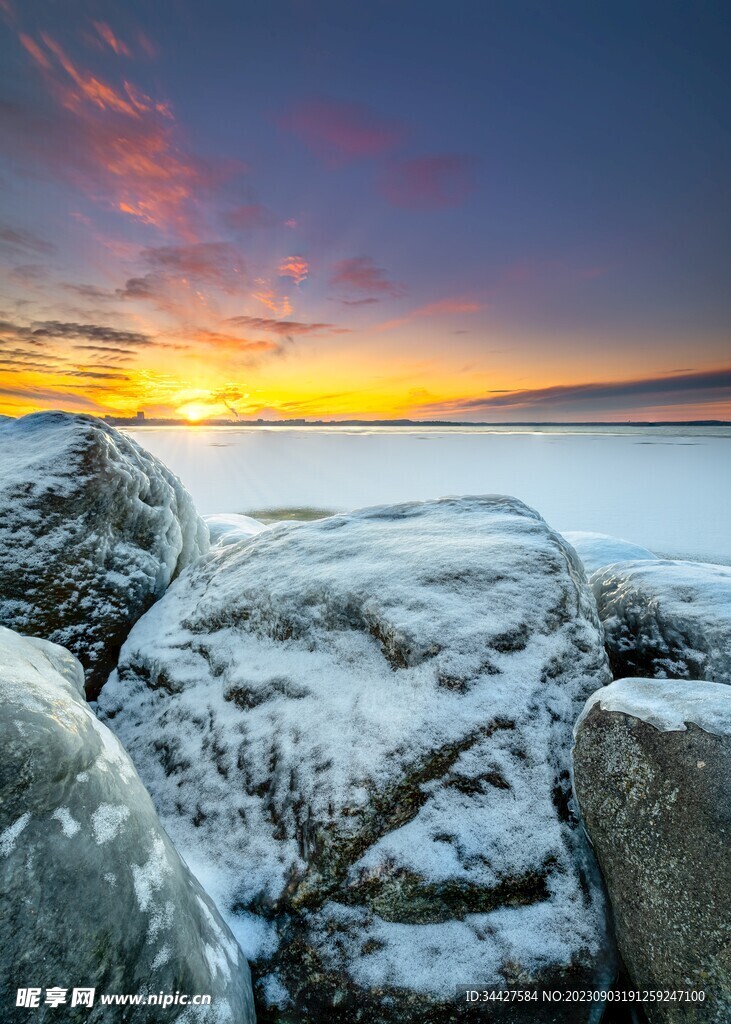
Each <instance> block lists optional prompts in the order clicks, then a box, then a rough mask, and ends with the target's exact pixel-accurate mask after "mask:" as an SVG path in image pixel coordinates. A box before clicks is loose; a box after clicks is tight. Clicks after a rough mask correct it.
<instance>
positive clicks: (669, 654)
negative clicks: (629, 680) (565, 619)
mask: <svg viewBox="0 0 731 1024" xmlns="http://www.w3.org/2000/svg"><path fill="white" fill-rule="evenodd" d="M591 584H592V587H593V589H594V595H595V597H596V602H597V607H598V609H599V617H600V618H601V620H602V622H603V624H604V632H605V635H606V646H607V653H608V654H609V661H610V663H611V666H612V670H613V672H614V675H615V678H621V677H623V676H643V677H657V678H664V677H668V678H671V679H707V680H710V681H712V682H717V683H731V566H727V565H707V564H705V563H701V562H678V561H671V560H669V559H656V560H655V561H651V562H647V561H641V562H626V563H619V564H617V565H612V566H608V567H607V568H606V569H604V570H601V571H600V572H597V573H595V574H594V575H593V576H592V578H591Z"/></svg>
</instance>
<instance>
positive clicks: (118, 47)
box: [94, 21, 132, 57]
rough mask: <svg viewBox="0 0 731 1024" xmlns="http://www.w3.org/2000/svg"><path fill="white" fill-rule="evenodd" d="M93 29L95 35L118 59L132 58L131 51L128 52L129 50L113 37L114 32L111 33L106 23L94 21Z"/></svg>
mask: <svg viewBox="0 0 731 1024" xmlns="http://www.w3.org/2000/svg"><path fill="white" fill-rule="evenodd" d="M94 28H95V29H96V31H97V35H98V36H99V38H100V39H101V40H102V42H104V43H106V44H107V46H108V47H109V48H110V49H112V50H114V52H115V53H116V54H117V56H118V57H131V56H132V51H131V50H130V48H129V47H128V46H127V45H126V44H125V43H123V42H122V40H121V39H118V38H117V36H115V34H114V32H112V30H111V28H110V27H109V25H107V24H106V22H104V21H95V22H94Z"/></svg>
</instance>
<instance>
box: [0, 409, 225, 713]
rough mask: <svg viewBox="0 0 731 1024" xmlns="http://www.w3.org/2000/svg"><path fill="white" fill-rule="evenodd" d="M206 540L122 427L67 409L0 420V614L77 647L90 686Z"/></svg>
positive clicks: (183, 495) (185, 500)
mask: <svg viewBox="0 0 731 1024" xmlns="http://www.w3.org/2000/svg"><path fill="white" fill-rule="evenodd" d="M207 548H208V531H207V529H206V526H205V524H204V523H203V521H202V520H201V519H200V517H199V516H198V514H197V513H196V511H195V508H194V507H193V503H192V501H191V498H190V496H189V495H188V493H187V491H186V490H185V488H184V487H183V485H182V484H181V482H180V481H179V480H178V478H177V477H176V476H175V475H174V474H173V473H171V472H170V471H169V470H168V469H167V468H166V467H165V466H164V465H163V464H162V463H161V462H160V461H159V460H158V459H156V458H155V457H154V456H153V455H151V454H150V453H149V452H146V451H145V450H144V449H142V448H140V446H139V445H138V444H136V443H135V442H134V441H132V440H131V439H130V438H128V437H126V436H125V435H124V434H122V433H120V432H119V431H118V430H115V429H114V428H113V427H110V426H108V425H107V424H105V423H104V422H102V421H101V420H98V419H95V418H93V417H91V416H77V415H73V414H70V413H61V412H48V413H46V412H44V413H33V414H32V415H30V416H24V417H22V418H21V419H17V420H12V419H11V420H3V421H0V622H1V623H2V624H3V625H5V626H7V627H10V628H12V629H16V630H18V631H19V632H21V633H27V634H33V635H38V636H42V637H45V638H46V639H48V640H52V641H54V642H55V643H58V644H62V645H63V646H64V647H67V648H68V649H69V650H70V651H72V653H73V654H75V655H76V656H77V657H78V658H79V659H80V661H81V662H82V664H83V665H84V668H85V671H86V684H87V690H88V692H89V694H90V695H91V696H95V695H96V692H97V691H98V689H99V688H100V687H101V685H102V683H103V682H104V680H105V679H106V677H107V676H108V674H109V672H110V670H111V669H112V668H113V667H114V664H115V662H116V656H117V653H118V651H119V648H120V646H121V644H122V642H123V641H124V639H125V637H126V636H127V633H128V632H129V630H130V628H131V627H132V625H133V623H134V622H135V621H136V620H137V619H138V618H139V617H140V616H141V615H142V614H143V613H144V612H145V611H146V610H147V609H148V608H149V607H150V605H151V604H152V603H153V602H154V601H155V600H156V599H157V598H159V597H160V596H161V595H162V594H163V593H164V591H165V590H166V588H167V586H168V584H169V583H170V581H171V580H172V579H174V578H175V576H176V575H177V574H178V573H179V572H180V570H181V569H182V568H183V567H184V566H185V565H187V564H188V563H190V562H191V561H193V560H194V559H195V558H197V557H198V555H199V554H201V553H203V552H204V551H206V550H207Z"/></svg>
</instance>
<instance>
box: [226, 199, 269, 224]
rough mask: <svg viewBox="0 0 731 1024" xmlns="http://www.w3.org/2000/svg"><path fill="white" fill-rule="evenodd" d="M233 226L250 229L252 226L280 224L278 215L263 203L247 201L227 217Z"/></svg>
mask: <svg viewBox="0 0 731 1024" xmlns="http://www.w3.org/2000/svg"><path fill="white" fill-rule="evenodd" d="M226 220H227V222H228V223H229V225H230V226H231V227H232V228H237V229H240V230H242V231H248V230H250V229H252V228H273V227H276V225H277V224H278V221H277V218H276V216H275V215H274V214H273V213H272V211H271V210H268V209H267V207H266V206H262V205H261V203H247V204H246V205H244V206H237V207H236V209H235V210H231V212H230V213H229V214H228V215H227V217H226Z"/></svg>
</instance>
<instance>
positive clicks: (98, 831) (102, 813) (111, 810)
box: [91, 804, 129, 846]
mask: <svg viewBox="0 0 731 1024" xmlns="http://www.w3.org/2000/svg"><path fill="white" fill-rule="evenodd" d="M127 818H129V807H127V806H126V805H125V804H99V806H98V807H97V809H96V810H95V811H94V813H93V814H92V816H91V828H92V831H93V833H94V839H95V840H96V842H97V845H99V846H102V845H103V844H104V843H108V842H111V840H112V839H114V838H116V836H117V835H118V834H119V831H120V829H121V828H122V825H124V823H125V821H126V820H127Z"/></svg>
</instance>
